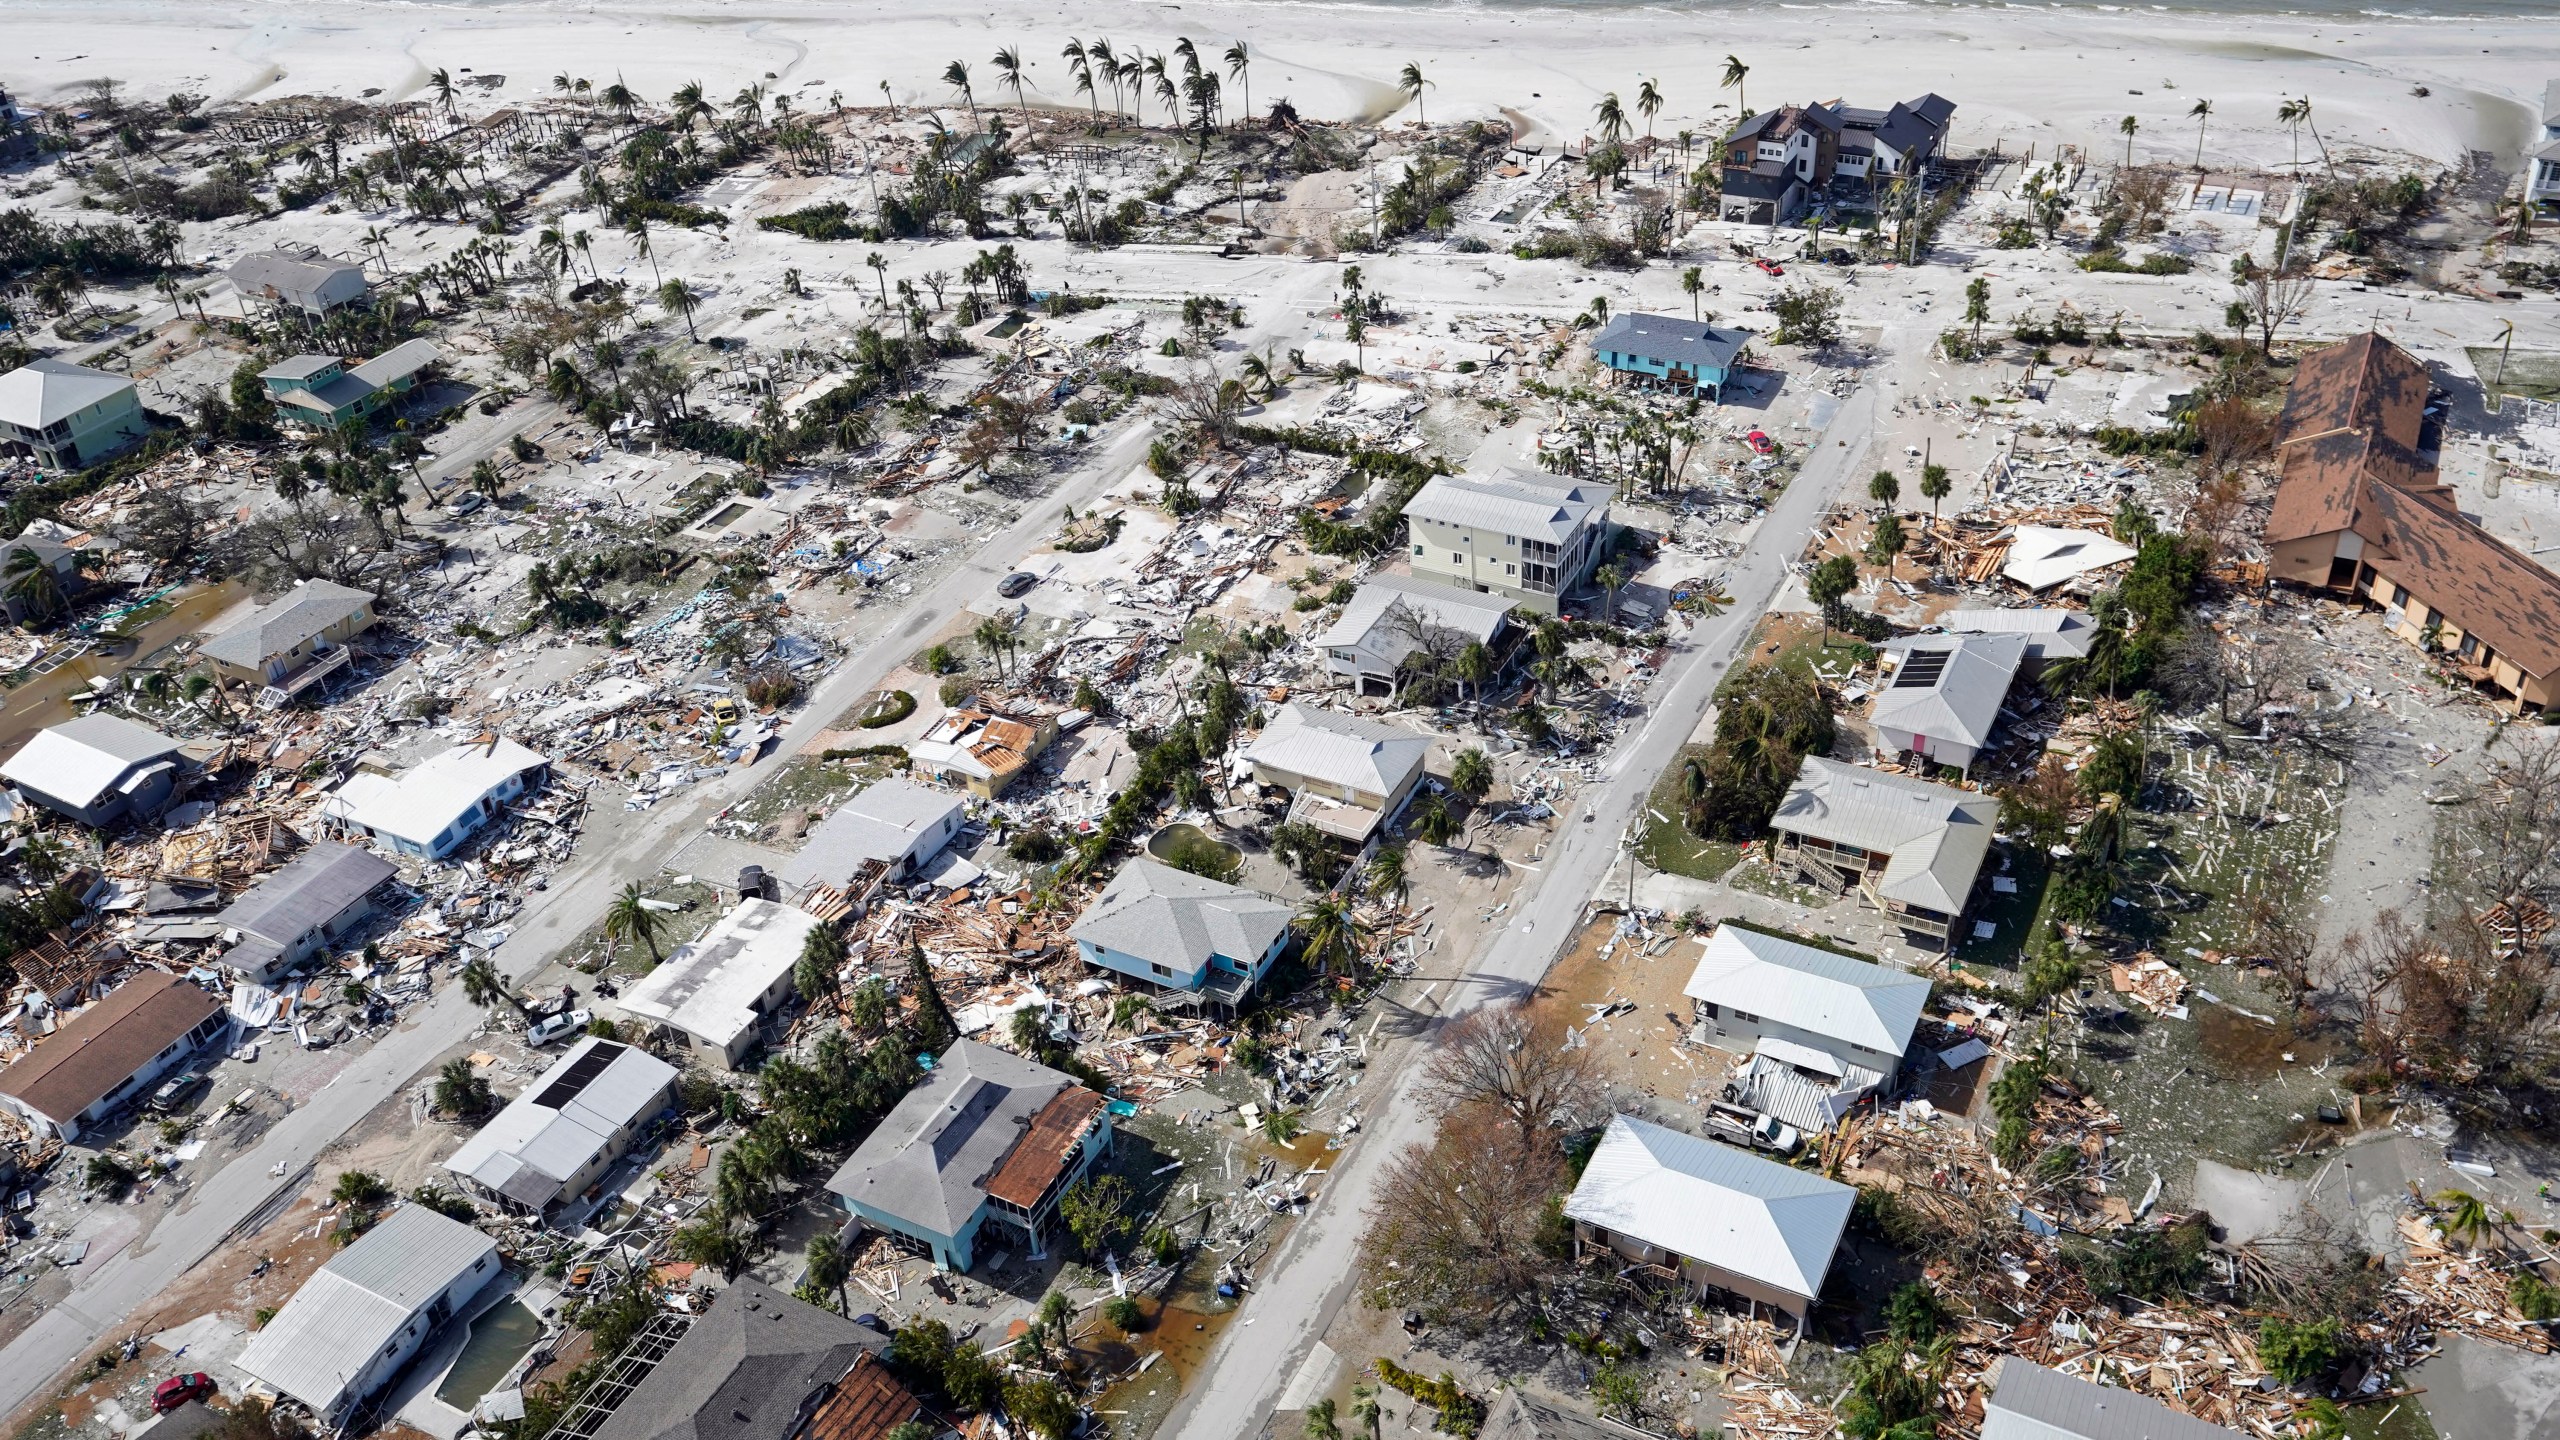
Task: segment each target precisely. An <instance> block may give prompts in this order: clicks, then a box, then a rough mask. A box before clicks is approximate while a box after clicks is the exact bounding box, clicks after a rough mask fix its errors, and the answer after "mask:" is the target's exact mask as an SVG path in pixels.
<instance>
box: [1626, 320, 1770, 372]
mask: <svg viewBox="0 0 2560 1440" xmlns="http://www.w3.org/2000/svg"><path fill="white" fill-rule="evenodd" d="M1750 343H1751V332H1750V331H1748V330H1720V329H1718V328H1716V327H1715V326H1713V325H1705V324H1701V323H1699V322H1698V321H1695V320H1683V319H1681V318H1680V317H1679V316H1677V315H1645V314H1619V315H1613V316H1611V317H1609V323H1608V324H1606V325H1604V326H1602V327H1600V333H1599V334H1597V335H1594V336H1592V337H1591V348H1592V349H1593V350H1594V351H1600V350H1613V351H1616V352H1618V353H1619V354H1622V355H1641V356H1643V357H1645V358H1646V359H1649V360H1660V361H1664V362H1665V363H1668V364H1673V365H1697V366H1702V367H1705V368H1707V369H1711V370H1729V369H1732V368H1733V362H1734V359H1735V357H1737V356H1739V355H1740V354H1741V353H1742V347H1743V346H1745V345H1748V344H1750Z"/></svg>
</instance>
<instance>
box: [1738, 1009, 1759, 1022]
mask: <svg viewBox="0 0 2560 1440" xmlns="http://www.w3.org/2000/svg"><path fill="white" fill-rule="evenodd" d="M1733 1018H1734V1019H1736V1020H1740V1021H1742V1022H1743V1023H1744V1024H1747V1025H1757V1024H1759V1023H1760V1017H1759V1016H1757V1015H1754V1014H1752V1013H1751V1012H1750V1011H1748V1010H1736V1011H1734V1012H1733Z"/></svg>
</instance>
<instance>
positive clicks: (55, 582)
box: [0, 545, 62, 623]
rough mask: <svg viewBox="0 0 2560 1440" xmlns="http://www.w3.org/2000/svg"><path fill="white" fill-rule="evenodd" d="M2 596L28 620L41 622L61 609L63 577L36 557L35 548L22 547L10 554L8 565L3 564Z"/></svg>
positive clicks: (0, 590) (0, 586) (1, 575)
mask: <svg viewBox="0 0 2560 1440" xmlns="http://www.w3.org/2000/svg"><path fill="white" fill-rule="evenodd" d="M0 595H5V596H7V597H8V600H9V603H10V604H12V605H14V606H16V607H17V608H18V610H19V611H20V612H21V613H23V614H24V615H25V616H26V617H27V618H28V619H30V620H34V621H37V622H39V623H41V622H43V621H46V620H50V619H52V618H53V617H54V615H55V614H57V613H58V612H60V610H61V609H62V577H60V576H58V575H56V574H55V573H54V572H53V567H52V566H51V565H49V564H47V563H45V561H44V558H43V557H42V556H39V555H38V554H36V552H35V547H33V546H31V545H22V546H19V547H18V548H17V549H15V550H12V551H10V552H9V560H8V563H7V564H6V565H0Z"/></svg>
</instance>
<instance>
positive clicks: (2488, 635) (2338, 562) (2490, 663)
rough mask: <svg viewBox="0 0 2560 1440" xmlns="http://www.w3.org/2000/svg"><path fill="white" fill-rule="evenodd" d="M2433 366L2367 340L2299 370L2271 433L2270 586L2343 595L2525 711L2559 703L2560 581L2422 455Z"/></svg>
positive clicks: (2323, 353)
mask: <svg viewBox="0 0 2560 1440" xmlns="http://www.w3.org/2000/svg"><path fill="white" fill-rule="evenodd" d="M2428 392H2429V383H2428V379H2427V368H2426V366H2425V365H2423V364H2421V363H2420V362H2419V361H2418V360H2417V358H2416V357H2415V356H2412V355H2411V354H2409V352H2407V351H2405V350H2403V349H2401V348H2400V347H2399V346H2397V345H2394V344H2392V343H2391V342H2390V341H2388V340H2385V339H2383V338H2382V337H2381V336H2379V335H2374V334H2364V335H2359V336H2357V337H2355V338H2354V339H2352V340H2348V341H2344V342H2342V343H2340V344H2336V345H2332V346H2329V347H2328V348H2326V349H2323V350H2316V351H2314V352H2312V353H2311V354H2310V355H2307V356H2305V357H2304V358H2303V360H2302V363H2301V365H2300V366H2299V367H2298V368H2297V369H2296V370H2295V371H2294V377H2293V384H2292V386H2291V387H2290V388H2289V389H2288V390H2287V391H2286V392H2285V403H2284V413H2283V415H2282V416H2281V417H2280V418H2279V419H2278V421H2277V423H2276V461H2277V480H2276V497H2275V505H2274V508H2273V509H2272V510H2271V511H2270V512H2269V513H2268V515H2267V526H2266V543H2267V574H2268V576H2269V577H2270V578H2273V579H2277V580H2283V581H2288V582H2291V583H2293V584H2296V585H2300V586H2303V587H2306V588H2308V589H2313V590H2321V591H2327V592H2330V593H2333V594H2340V595H2348V596H2352V597H2354V598H2356V599H2358V600H2362V601H2364V602H2366V603H2367V604H2370V605H2373V606H2376V607H2378V608H2379V609H2380V610H2381V611H2382V618H2383V623H2384V625H2385V626H2387V627H2388V628H2389V629H2390V630H2391V632H2392V633H2393V634H2395V635H2398V636H2399V637H2400V638H2401V639H2403V640H2406V641H2408V642H2409V643H2411V644H2414V645H2417V646H2419V647H2420V648H2422V649H2425V650H2427V651H2429V652H2431V653H2440V654H2443V655H2444V656H2445V657H2446V658H2447V660H2448V661H2449V662H2450V663H2451V664H2452V665H2453V666H2454V668H2455V670H2456V671H2457V672H2458V673H2460V674H2461V675H2462V676H2463V677H2464V678H2466V679H2468V680H2470V681H2472V682H2473V683H2474V684H2481V685H2488V686H2492V687H2494V688H2495V689H2497V690H2499V691H2502V692H2504V693H2505V694H2506V695H2507V696H2509V697H2510V698H2512V699H2513V700H2514V702H2515V705H2516V708H2517V710H2518V712H2519V713H2521V712H2523V711H2525V710H2528V709H2547V708H2549V707H2551V706H2552V705H2553V704H2554V703H2555V702H2560V575H2554V574H2553V573H2552V572H2551V571H2550V570H2549V569H2548V568H2546V567H2545V566H2544V565H2543V564H2542V563H2541V562H2540V561H2537V560H2535V559H2534V558H2533V557H2531V556H2529V555H2527V554H2525V553H2524V552H2523V551H2521V550H2518V549H2516V548H2515V547H2514V546H2512V545H2509V544H2507V543H2506V542H2504V541H2502V540H2500V539H2498V538H2497V537H2496V536H2493V535H2491V534H2490V533H2489V532H2488V531H2486V530H2483V529H2481V528H2480V527H2479V526H2478V525H2475V524H2473V523H2472V522H2471V521H2470V520H2469V519H2468V518H2466V517H2465V516H2464V515H2463V514H2462V512H2461V511H2460V510H2459V509H2457V508H2456V506H2455V503H2454V493H2453V491H2452V490H2451V489H2449V488H2447V487H2446V486H2445V485H2443V484H2442V483H2441V482H2439V481H2438V479H2437V477H2436V469H2435V466H2434V465H2432V464H2430V463H2428V462H2427V461H2426V460H2424V459H2423V458H2422V457H2421V455H2420V452H2419V449H2418V447H2419V445H2420V444H2421V443H2422V440H2423V437H2424V431H2425V427H2426V409H2427V396H2428Z"/></svg>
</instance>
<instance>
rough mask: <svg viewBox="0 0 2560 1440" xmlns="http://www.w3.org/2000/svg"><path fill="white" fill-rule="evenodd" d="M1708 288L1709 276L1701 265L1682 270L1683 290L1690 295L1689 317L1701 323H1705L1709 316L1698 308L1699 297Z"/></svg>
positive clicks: (1681, 282) (1681, 287)
mask: <svg viewBox="0 0 2560 1440" xmlns="http://www.w3.org/2000/svg"><path fill="white" fill-rule="evenodd" d="M1706 288H1707V277H1706V274H1705V272H1704V271H1702V270H1700V269H1699V267H1697V266H1695V265H1692V266H1690V267H1689V268H1688V269H1686V270H1683V271H1681V272H1680V289H1681V292H1682V293H1683V294H1685V295H1687V296H1688V297H1689V318H1690V319H1692V320H1696V321H1699V322H1701V323H1704V322H1705V320H1706V318H1707V317H1706V316H1705V314H1704V313H1702V312H1701V311H1700V310H1699V308H1698V297H1699V296H1700V295H1701V294H1703V293H1705V291H1706Z"/></svg>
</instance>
